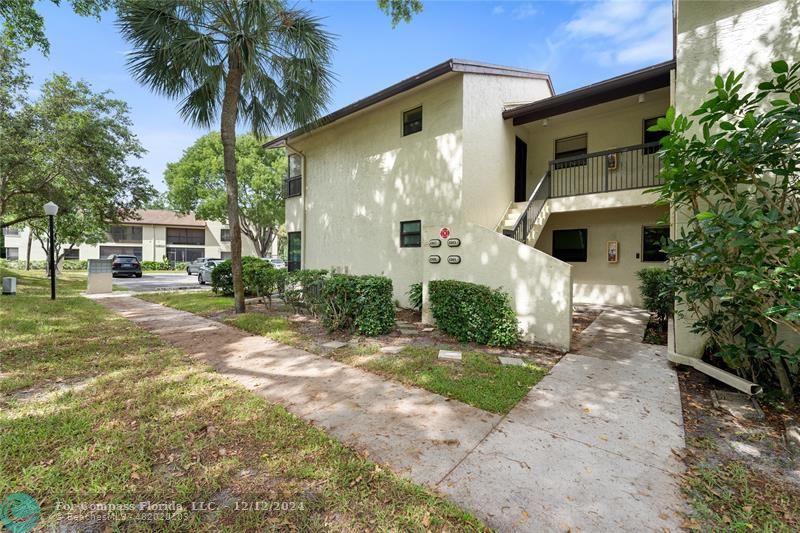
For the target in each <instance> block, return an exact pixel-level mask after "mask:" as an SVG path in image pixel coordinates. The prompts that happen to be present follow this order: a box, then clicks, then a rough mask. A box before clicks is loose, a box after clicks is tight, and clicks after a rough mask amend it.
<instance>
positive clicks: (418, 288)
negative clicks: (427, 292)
mask: <svg viewBox="0 0 800 533" xmlns="http://www.w3.org/2000/svg"><path fill="white" fill-rule="evenodd" d="M406 294H408V301H409V303H410V304H411V308H412V309H416V310H417V311H419V310H420V309H422V283H412V284H411V286H410V287H409V288H408V292H407V293H406Z"/></svg>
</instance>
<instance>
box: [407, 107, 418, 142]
mask: <svg viewBox="0 0 800 533" xmlns="http://www.w3.org/2000/svg"><path fill="white" fill-rule="evenodd" d="M418 131H422V107H417V108H415V109H411V110H409V111H404V112H403V137H405V136H406V135H411V134H412V133H417V132H418Z"/></svg>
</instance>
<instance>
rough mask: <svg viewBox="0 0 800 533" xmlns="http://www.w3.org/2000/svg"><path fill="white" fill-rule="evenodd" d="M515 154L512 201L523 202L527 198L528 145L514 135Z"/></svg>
mask: <svg viewBox="0 0 800 533" xmlns="http://www.w3.org/2000/svg"><path fill="white" fill-rule="evenodd" d="M516 139H517V146H516V156H515V162H514V201H515V202H524V201H525V200H527V199H528V197H527V196H526V194H525V192H526V191H525V188H526V184H527V175H528V145H527V144H525V141H523V140H522V139H520V138H519V137H516Z"/></svg>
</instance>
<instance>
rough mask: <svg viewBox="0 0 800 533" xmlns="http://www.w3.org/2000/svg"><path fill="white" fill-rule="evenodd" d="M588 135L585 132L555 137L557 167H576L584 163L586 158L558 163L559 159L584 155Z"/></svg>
mask: <svg viewBox="0 0 800 533" xmlns="http://www.w3.org/2000/svg"><path fill="white" fill-rule="evenodd" d="M588 139H589V136H588V135H587V134H586V133H581V134H580V135H573V136H572V137H564V138H563V139H556V148H555V159H556V165H555V167H556V168H557V169H559V168H569V167H578V166H583V165H585V164H586V158H578V159H572V160H570V161H564V162H561V163H559V162H558V160H559V159H564V158H574V157H577V156H581V155H586V153H587V152H586V150H587V146H588Z"/></svg>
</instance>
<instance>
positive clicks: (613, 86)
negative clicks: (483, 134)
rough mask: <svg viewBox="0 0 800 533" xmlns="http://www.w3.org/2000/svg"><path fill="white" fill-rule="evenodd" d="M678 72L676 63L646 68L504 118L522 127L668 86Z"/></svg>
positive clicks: (508, 113) (510, 111) (505, 114)
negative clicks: (673, 75)
mask: <svg viewBox="0 0 800 533" xmlns="http://www.w3.org/2000/svg"><path fill="white" fill-rule="evenodd" d="M674 69H675V60H674V59H673V60H670V61H665V62H664V63H659V64H658V65H653V66H651V67H647V68H643V69H641V70H636V71H633V72H629V73H627V74H623V75H621V76H617V77H616V78H611V79H608V80H604V81H601V82H598V83H594V84H592V85H587V86H586V87H581V88H579V89H575V90H572V91H568V92H565V93H563V94H559V95H556V96H551V97H550V98H545V99H544V100H538V101H536V102H533V103H531V104H525V105H521V106H519V107H515V108H513V109H508V110H506V111H503V118H504V119H513V121H514V125H515V126H519V125H522V124H527V123H529V122H533V121H534V120H541V119H544V118H548V117H552V116H555V115H560V114H562V113H568V112H570V111H576V110H578V109H583V108H586V107H591V106H594V105H597V104H603V103H605V102H610V101H612V100H618V99H620V98H625V97H626V96H632V95H634V94H639V93H644V92H647V91H652V90H654V89H660V88H662V87H669V84H670V71H672V70H674Z"/></svg>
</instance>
